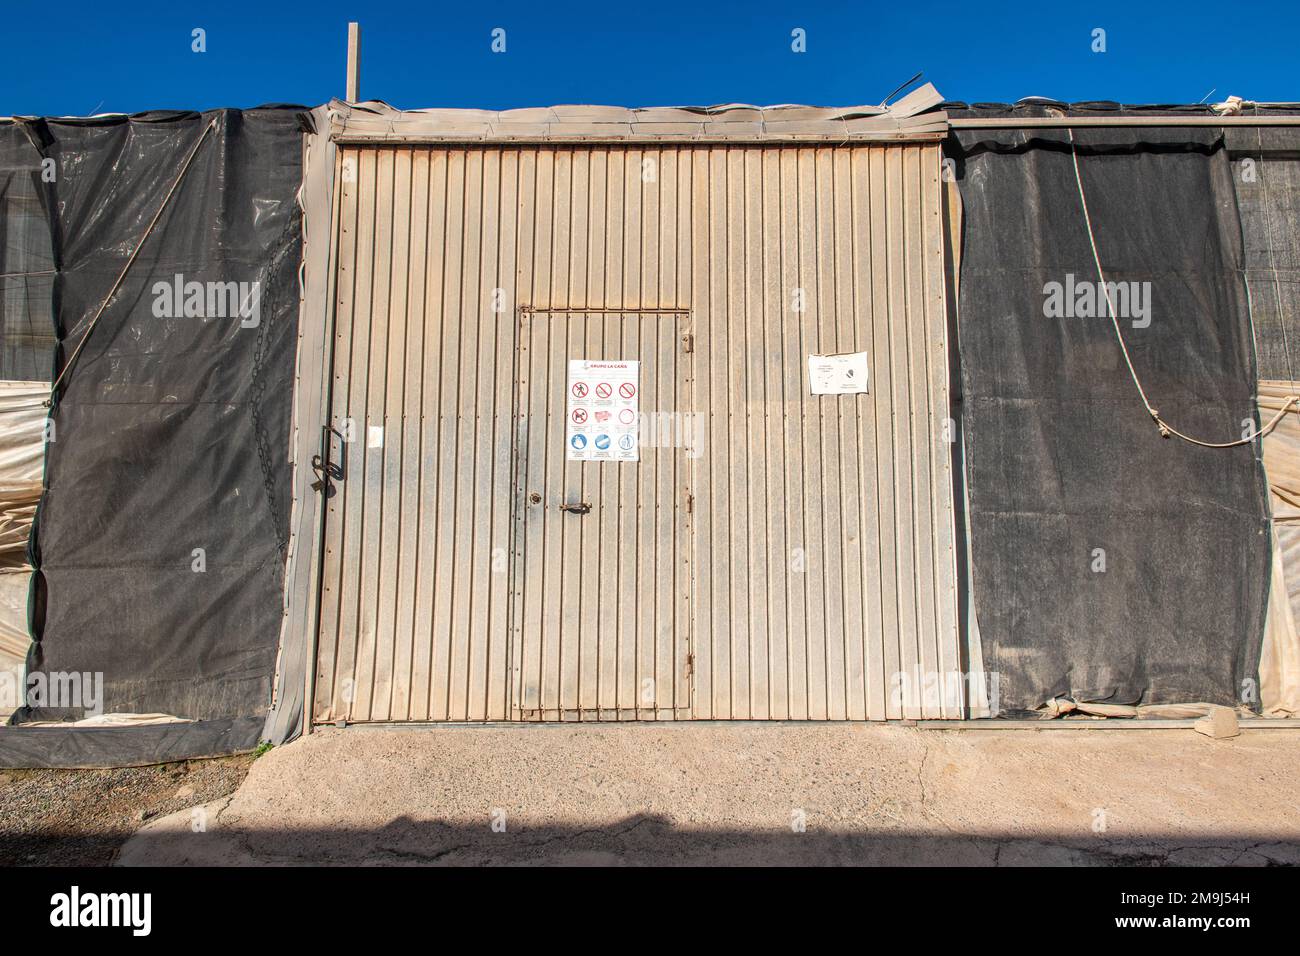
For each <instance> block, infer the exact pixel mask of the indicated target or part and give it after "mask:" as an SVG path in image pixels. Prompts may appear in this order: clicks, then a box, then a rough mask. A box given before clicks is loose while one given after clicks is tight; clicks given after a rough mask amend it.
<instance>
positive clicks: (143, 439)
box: [0, 108, 302, 762]
mask: <svg viewBox="0 0 1300 956" xmlns="http://www.w3.org/2000/svg"><path fill="white" fill-rule="evenodd" d="M298 115H299V114H298V110H297V109H290V108H266V109H258V110H250V111H245V112H239V111H220V112H216V113H206V114H202V115H199V114H197V113H184V114H147V115H142V116H135V117H130V118H115V119H110V120H91V121H84V120H83V121H55V120H49V121H42V122H39V123H33V124H29V127H30V130H29V131H30V132H32V133H33V135H34V136H35V137H36V139H37V140H38V142H40V143H41V146H42V149H41V152H42V155H43V156H46V157H51V158H53V159H54V161H55V164H56V167H57V177H56V180H55V182H54V183H52V184H50V185H49V187H48V188H49V189H50V199H51V201H52V208H54V209H55V210H57V215H56V217H55V221H54V243H55V246H56V248H57V250H58V259H59V262H60V266H59V271H58V275H57V278H56V282H55V302H56V317H57V323H58V329H57V331H58V337H59V341H60V363H64V362H66V361H67V359H68V356H69V355H71V353H72V351H73V349H74V348H75V346H76V343H77V342H78V341H80V339H81V337H82V336H83V334H84V333H85V331H86V329H87V327H88V324H89V322H90V320H91V318H92V317H93V316H94V314H95V313H96V311H97V310H98V309H99V306H100V303H101V302H102V301H103V300H104V298H105V296H106V295H108V293H109V291H110V289H111V288H112V285H113V282H114V280H115V279H116V278H117V276H118V273H119V272H120V271H121V270H122V268H123V266H124V265H125V264H126V262H127V260H128V258H129V257H130V255H131V253H132V251H133V250H134V249H135V248H136V246H137V245H138V244H139V243H140V242H141V239H142V237H144V241H143V245H142V246H141V247H140V252H139V256H138V258H137V259H136V261H135V262H134V264H133V265H131V267H130V270H129V271H128V272H127V275H126V279H125V281H124V282H123V283H122V285H121V287H120V288H119V290H118V291H117V292H116V293H115V294H114V295H113V297H112V298H111V300H110V301H109V304H108V307H107V308H106V309H105V310H104V313H103V316H102V318H101V319H100V320H99V323H98V325H97V326H96V327H95V328H94V330H93V332H92V334H91V335H90V338H89V340H88V341H87V344H86V346H85V349H84V351H83V352H82V354H81V356H80V358H79V359H78V360H77V361H76V363H75V364H74V365H73V367H72V368H71V370H70V372H69V373H68V374H67V376H66V378H65V380H64V384H63V386H62V388H61V389H60V391H59V397H58V400H57V402H56V404H55V407H54V412H53V419H54V425H55V440H54V441H53V442H51V443H50V444H49V445H48V447H47V459H46V475H45V483H46V491H45V495H44V498H43V500H42V503H41V507H40V511H39V514H38V518H37V525H36V532H35V534H34V537H33V556H34V558H35V559H36V562H37V567H38V569H39V576H38V584H37V597H38V600H37V601H36V602H35V611H34V621H33V625H34V629H35V633H36V635H37V638H38V643H37V644H36V645H35V649H34V651H33V658H32V660H31V662H30V665H31V666H30V669H31V670H32V671H33V672H35V673H52V672H59V673H66V672H79V673H83V674H86V673H90V674H96V675H102V682H103V684H102V686H103V695H102V696H103V700H102V709H103V710H104V711H105V712H132V713H149V712H159V713H165V714H171V715H174V716H178V717H184V718H190V719H194V720H197V721H210V722H212V725H213V726H214V727H219V728H220V743H215V741H216V739H217V738H216V737H214V743H213V746H216V747H219V748H220V749H227V750H228V749H231V748H234V747H239V746H249V745H252V744H254V743H255V742H256V732H255V728H256V725H257V721H256V720H255V719H253V718H261V717H264V715H265V713H266V710H267V708H268V705H269V703H270V697H271V681H272V678H273V672H274V666H275V657H276V651H277V646H278V637H279V630H280V621H281V614H282V577H283V566H284V555H285V548H286V544H287V534H288V532H287V521H288V509H289V462H288V453H287V442H288V435H289V427H290V425H289V421H290V413H291V405H292V380H293V362H294V350H295V342H296V329H297V310H298V282H297V269H298V265H299V259H300V250H301V236H300V217H299V212H298V207H297V204H296V201H295V193H296V191H297V189H298V186H299V184H300V181H301V148H302V147H301V143H302V140H301V131H300V127H299V119H298ZM210 123H212V124H214V125H213V127H212V128H211V129H210V130H208V131H207V132H206V135H205V129H206V128H207V127H208V125H209V124H210ZM196 143H197V144H198V146H197V150H196V151H194V152H193V160H192V163H191V165H190V167H189V169H188V171H187V172H186V173H185V175H184V177H183V178H181V179H180V181H179V185H177V186H176V188H175V192H174V194H173V195H172V197H171V200H170V202H169V204H168V205H167V207H166V209H165V210H164V212H163V214H162V216H161V218H160V219H159V221H158V223H157V225H156V226H155V227H154V229H153V231H152V233H150V234H149V235H148V236H147V237H145V232H146V229H147V227H148V226H149V223H150V221H151V220H152V219H153V217H154V214H155V213H156V212H157V210H158V209H159V207H160V204H162V203H163V200H164V197H165V196H166V194H167V192H168V190H169V189H171V187H172V185H173V183H174V182H176V180H177V177H178V174H179V173H180V171H181V168H182V166H183V164H184V163H185V161H186V159H187V157H189V156H190V154H191V151H192V150H195V144H196ZM83 716H85V715H84V713H79V712H77V711H76V710H75V709H68V708H60V707H55V708H46V709H36V710H27V711H24V712H22V713H20V714H19V719H25V720H30V719H67V718H76V717H83ZM232 721H234V726H237V727H242V728H243V730H242V731H241V733H243V735H244V736H245V737H247V738H248V739H246V740H245V739H241V740H233V739H232V738H231V735H230V727H231V726H232V723H231V722H232ZM7 732H21V731H20V730H12V729H11V730H10V731H7ZM120 733H121V734H123V735H128V736H129V735H130V734H131V733H132V732H131V731H130V730H124V731H121V732H120ZM101 734H102V732H101ZM147 736H148V735H142V736H138V737H137V739H141V740H144V739H145V738H146V737H147ZM155 736H156V735H155ZM199 736H201V734H200V735H199ZM190 737H191V743H190V744H189V745H188V749H189V750H196V749H197V750H198V751H202V750H203V749H204V747H203V745H202V743H201V742H200V743H198V744H195V743H193V739H194V733H193V731H191V732H190ZM97 739H99V738H97ZM122 746H123V747H124V748H126V750H125V751H124V752H123V762H127V761H128V760H134V759H137V758H138V757H139V756H140V755H137V754H132V753H127V752H126V751H129V750H130V749H131V748H132V746H133V745H131V744H129V743H127V744H123V745H122ZM101 749H102V748H101ZM109 749H110V750H111V749H112V748H111V747H110V748H109ZM0 750H3V740H2V739H0Z"/></svg>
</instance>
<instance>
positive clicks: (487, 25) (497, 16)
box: [0, 0, 1300, 115]
mask: <svg viewBox="0 0 1300 956" xmlns="http://www.w3.org/2000/svg"><path fill="white" fill-rule="evenodd" d="M1238 9H1239V10H1240V12H1241V13H1242V14H1243V18H1242V19H1241V20H1240V21H1232V20H1231V19H1228V17H1229V16H1230V15H1231V14H1232V13H1233V11H1234V8H1233V7H1231V6H1228V7H1224V6H1223V5H1222V4H1217V3H1216V4H1209V3H1204V2H1200V0H1187V2H1183V3H1178V4H1167V5H1164V6H1163V9H1162V5H1147V4H1141V3H1134V2H1127V3H1108V2H1106V3H1095V2H1089V3H1076V4H1054V3H1052V2H1050V0H1049V2H1041V3H1037V4H1032V5H1029V4H1026V5H1024V6H1016V5H1013V4H1001V3H999V2H997V0H992V2H986V3H970V2H967V3H923V2H910V3H908V2H894V3H890V4H871V3H848V2H844V3H836V2H819V0H808V2H790V0H787V2H766V0H755V2H753V3H722V2H718V0H696V2H680V0H660V2H656V3H647V2H638V0H624V2H621V3H620V2H618V0H605V2H603V3H589V2H582V3H564V2H561V0H553V2H547V0H535V2H530V3H525V2H517V0H511V2H508V3H498V2H488V0H483V2H473V3H454V4H446V3H441V4H440V3H437V2H436V0H435V2H429V3H423V4H416V3H396V2H385V0H366V2H364V3H359V2H355V0H352V2H340V0H319V2H316V3H312V4H308V5H303V6H302V7H301V8H298V7H290V6H288V5H281V4H277V3H275V2H274V0H265V2H262V3H248V2H243V0H230V2H226V3H220V4H208V3H198V4H186V3H183V2H173V3H154V2H149V0H144V2H138V3H125V4H123V3H114V2H107V0H105V2H100V3H96V4H90V3H84V2H81V0H74V2H70V3H61V4H52V3H23V4H13V3H9V4H5V7H4V12H3V18H4V19H3V23H4V27H3V33H4V40H5V42H4V47H3V48H4V53H3V55H0V115H11V114H19V115H32V114H36V115H82V114H88V113H91V112H119V111H120V112H134V111H137V110H144V109H156V108H188V109H208V108H212V107H219V106H237V107H249V106H256V105H259V104H262V103H274V102H280V103H285V102H289V103H304V104H309V105H314V104H317V103H320V102H323V101H325V100H327V99H328V98H329V97H331V96H342V95H343V83H344V60H345V49H346V32H347V26H346V25H347V22H348V20H352V19H355V20H358V21H360V23H361V25H362V31H363V58H362V94H363V97H367V98H368V97H374V98H378V99H383V100H386V101H387V102H389V103H392V104H393V105H395V106H401V107H421V106H457V107H483V108H489V109H503V108H507V107H511V106H539V105H552V104H559V103H608V104H618V105H625V106H647V105H684V104H692V105H694V104H711V103H722V102H744V103H755V104H764V105H765V104H773V103H812V104H817V105H847V104H857V103H878V102H879V101H880V100H881V99H882V98H883V97H884V96H885V95H886V94H887V93H889V92H890V91H891V90H892V89H893V88H894V87H896V86H897V85H898V84H900V83H902V82H903V81H904V80H906V79H907V78H908V77H910V76H912V75H913V74H914V73H916V72H918V71H924V73H925V78H926V79H927V80H930V81H931V82H933V83H934V84H935V85H936V86H937V87H938V88H939V91H940V92H941V93H943V95H944V96H946V97H947V98H949V99H953V100H966V101H969V102H974V101H980V100H996V101H1006V100H1015V99H1018V98H1020V97H1022V96H1031V95H1037V96H1052V97H1056V98H1059V99H1065V100H1083V99H1117V100H1121V101H1124V102H1128V103H1152V102H1164V103H1172V102H1178V103H1189V102H1190V103H1195V102H1198V101H1200V100H1201V99H1202V98H1203V97H1204V96H1205V95H1206V94H1207V93H1209V91H1210V90H1211V89H1215V90H1216V92H1215V93H1214V95H1213V97H1212V99H1215V100H1218V99H1222V98H1223V97H1226V96H1227V95H1228V94H1230V93H1231V94H1236V95H1239V96H1243V97H1246V98H1247V99H1257V100H1288V101H1294V100H1300V70H1298V69H1297V63H1298V62H1300V55H1298V54H1297V52H1296V40H1297V36H1298V34H1300V30H1298V28H1300V3H1296V2H1294V0H1292V2H1290V3H1286V4H1278V5H1276V6H1275V7H1272V8H1270V5H1269V4H1263V5H1260V4H1249V5H1246V6H1242V7H1240V8H1238ZM196 27H197V28H202V29H203V30H205V31H206V41H207V51H206V52H204V53H195V52H192V50H191V31H192V30H193V29H194V28H196ZM497 27H500V28H503V29H504V30H505V31H506V52H505V53H503V54H494V53H493V52H492V51H491V48H490V45H491V39H492V38H491V31H492V30H493V29H494V28H497ZM795 28H801V29H803V30H805V31H806V35H807V52H805V53H799V54H796V53H794V52H792V51H791V31H792V30H793V29H795ZM1095 28H1101V29H1104V30H1105V31H1106V34H1105V36H1106V52H1105V53H1094V52H1092V50H1091V45H1092V31H1093V30H1094V29H1095Z"/></svg>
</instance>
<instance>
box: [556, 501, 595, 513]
mask: <svg viewBox="0 0 1300 956" xmlns="http://www.w3.org/2000/svg"><path fill="white" fill-rule="evenodd" d="M560 510H561V511H567V512H569V513H570V514H575V515H585V514H586V513H587V512H588V511H590V510H591V502H590V501H579V502H576V503H574V504H571V505H568V504H566V505H560Z"/></svg>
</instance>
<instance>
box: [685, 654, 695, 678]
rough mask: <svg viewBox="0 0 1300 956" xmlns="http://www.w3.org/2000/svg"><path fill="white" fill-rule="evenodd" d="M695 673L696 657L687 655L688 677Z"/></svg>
mask: <svg viewBox="0 0 1300 956" xmlns="http://www.w3.org/2000/svg"><path fill="white" fill-rule="evenodd" d="M694 673H695V655H694V654H687V655H686V676H687V677H690V676H691V675H692V674H694Z"/></svg>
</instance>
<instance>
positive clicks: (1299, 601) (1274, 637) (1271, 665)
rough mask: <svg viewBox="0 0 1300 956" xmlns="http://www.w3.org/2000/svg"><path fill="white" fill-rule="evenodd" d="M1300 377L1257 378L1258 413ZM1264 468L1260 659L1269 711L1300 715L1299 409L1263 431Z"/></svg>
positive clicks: (1295, 389)
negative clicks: (1299, 627)
mask: <svg viewBox="0 0 1300 956" xmlns="http://www.w3.org/2000/svg"><path fill="white" fill-rule="evenodd" d="M1297 394H1300V382H1286V381H1268V380H1264V381H1261V382H1260V383H1259V417H1260V419H1261V421H1267V420H1269V419H1271V418H1272V417H1273V416H1274V415H1276V414H1277V412H1278V410H1279V409H1280V408H1282V405H1283V403H1284V402H1285V401H1286V399H1287V397H1288V396H1291V395H1297ZM1264 470H1265V471H1266V472H1267V473H1268V490H1269V500H1270V502H1271V503H1272V506H1273V579H1272V580H1273V586H1272V590H1271V592H1270V594H1269V602H1268V626H1267V629H1266V630H1265V633H1264V646H1263V648H1262V651H1261V654H1260V661H1259V683H1260V687H1259V692H1260V703H1261V705H1262V710H1263V713H1264V716H1265V717H1296V716H1300V634H1297V632H1296V623H1297V622H1300V414H1297V413H1296V412H1291V413H1289V414H1287V415H1284V416H1283V417H1282V420H1281V421H1279V422H1278V424H1277V427H1276V428H1275V429H1273V431H1271V432H1269V433H1268V434H1267V435H1265V436H1264Z"/></svg>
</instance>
